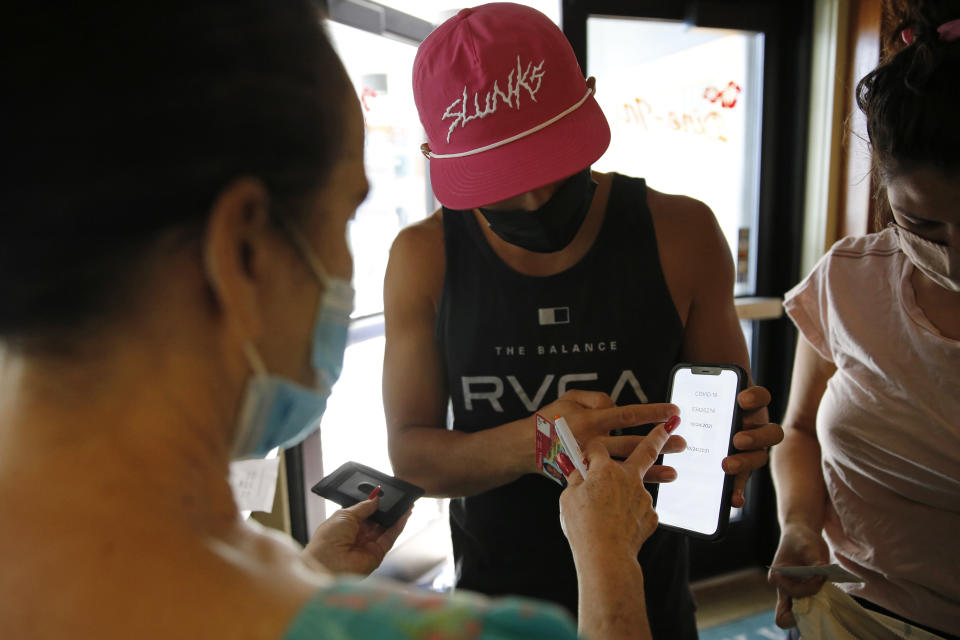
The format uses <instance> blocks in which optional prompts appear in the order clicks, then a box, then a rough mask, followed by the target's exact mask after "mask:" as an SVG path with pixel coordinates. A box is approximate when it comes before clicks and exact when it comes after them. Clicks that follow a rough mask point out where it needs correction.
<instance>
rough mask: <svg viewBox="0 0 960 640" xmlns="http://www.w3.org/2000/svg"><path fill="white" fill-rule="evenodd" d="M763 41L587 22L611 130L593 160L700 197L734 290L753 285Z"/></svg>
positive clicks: (678, 28) (633, 23)
mask: <svg viewBox="0 0 960 640" xmlns="http://www.w3.org/2000/svg"><path fill="white" fill-rule="evenodd" d="M763 39H764V36H763V34H758V33H753V32H749V31H738V30H727V29H704V28H697V27H691V26H689V25H686V24H684V23H682V22H670V21H666V20H646V19H637V18H609V17H596V16H591V17H590V18H589V19H588V20H587V62H588V65H589V66H588V75H592V76H595V77H596V78H597V102H599V104H600V106H601V108H602V109H603V112H604V114H605V115H606V116H607V121H608V122H609V123H610V129H611V133H612V138H611V143H610V148H609V149H608V150H607V152H606V154H604V156H603V157H602V158H601V159H600V160H599V161H598V162H597V163H596V165H595V168H596V169H597V170H599V171H618V172H621V173H628V174H630V175H635V176H644V177H645V178H646V179H647V182H648V183H649V184H650V186H651V187H652V188H654V189H657V190H658V191H665V192H667V193H678V194H684V195H689V196H691V197H693V198H696V199H698V200H701V201H703V202H704V203H706V204H707V205H708V206H709V207H710V208H711V209H712V210H713V212H714V214H715V215H716V216H717V220H718V221H719V223H720V227H721V228H722V229H723V234H724V236H726V239H727V242H728V244H729V245H730V251H731V253H732V254H733V256H734V258H735V259H736V261H737V280H736V286H735V293H736V294H737V295H753V292H754V288H755V275H754V274H755V266H754V265H755V264H756V259H755V256H756V251H755V250H754V246H755V244H756V234H755V233H754V232H753V229H754V228H755V226H756V221H757V215H758V211H759V196H760V171H759V165H760V125H761V120H762V118H761V109H762V93H763V84H762V78H763ZM638 150H642V151H641V152H639V153H638Z"/></svg>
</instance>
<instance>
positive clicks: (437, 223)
mask: <svg viewBox="0 0 960 640" xmlns="http://www.w3.org/2000/svg"><path fill="white" fill-rule="evenodd" d="M445 268H446V255H445V252H444V245H443V211H442V210H440V211H437V212H435V213H434V214H433V215H431V216H429V217H428V218H426V219H425V220H422V221H420V222H417V223H415V224H412V225H410V226H409V227H406V228H404V229H403V230H402V231H400V233H399V234H397V237H396V239H395V240H394V241H393V246H392V247H391V249H390V260H389V262H388V264H387V275H386V279H385V282H384V295H385V296H386V298H387V300H385V301H386V302H387V303H388V304H389V298H390V296H391V295H393V294H395V293H400V292H402V293H404V294H421V295H427V296H428V297H430V298H431V299H433V300H434V302H436V300H437V299H439V296H440V291H441V289H442V288H443V274H444V270H445Z"/></svg>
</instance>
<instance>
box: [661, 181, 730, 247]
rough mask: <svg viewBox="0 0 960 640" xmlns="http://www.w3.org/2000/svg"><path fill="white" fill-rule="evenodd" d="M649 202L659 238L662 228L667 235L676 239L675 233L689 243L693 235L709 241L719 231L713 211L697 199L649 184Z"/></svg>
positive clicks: (665, 235)
mask: <svg viewBox="0 0 960 640" xmlns="http://www.w3.org/2000/svg"><path fill="white" fill-rule="evenodd" d="M647 205H648V206H649V207H650V215H651V216H652V217H653V224H654V227H655V228H656V230H657V237H658V238H659V237H660V235H661V230H662V231H663V233H664V237H665V238H670V239H675V238H674V236H680V237H683V238H685V239H686V240H687V241H688V242H689V241H690V239H691V236H692V237H694V238H702V239H704V240H707V239H713V238H715V237H716V234H718V233H720V227H719V225H718V224H717V219H716V216H714V215H713V211H711V210H710V207H708V206H707V205H706V204H704V203H703V202H701V201H699V200H697V199H696V198H691V197H689V196H684V195H675V194H671V193H663V192H661V191H656V190H655V189H651V188H649V187H648V188H647Z"/></svg>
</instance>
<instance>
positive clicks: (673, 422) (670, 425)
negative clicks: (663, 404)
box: [663, 416, 680, 433]
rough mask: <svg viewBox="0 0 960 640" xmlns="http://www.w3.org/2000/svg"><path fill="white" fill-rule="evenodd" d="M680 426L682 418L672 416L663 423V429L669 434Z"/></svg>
mask: <svg viewBox="0 0 960 640" xmlns="http://www.w3.org/2000/svg"><path fill="white" fill-rule="evenodd" d="M679 426H680V416H672V417H671V418H670V419H669V420H667V421H666V422H665V423H663V428H664V429H666V430H667V433H673V432H674V431H676V430H677V427H679Z"/></svg>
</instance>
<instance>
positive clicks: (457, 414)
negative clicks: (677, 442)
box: [436, 174, 696, 638]
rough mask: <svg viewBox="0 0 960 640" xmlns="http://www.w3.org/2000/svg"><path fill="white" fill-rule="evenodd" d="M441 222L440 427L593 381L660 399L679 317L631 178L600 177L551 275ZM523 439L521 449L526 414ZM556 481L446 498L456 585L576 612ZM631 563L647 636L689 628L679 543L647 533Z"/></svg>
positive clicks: (592, 386) (474, 233)
mask: <svg viewBox="0 0 960 640" xmlns="http://www.w3.org/2000/svg"><path fill="white" fill-rule="evenodd" d="M443 226H444V244H445V249H446V265H447V266H446V274H445V279H444V285H443V293H442V295H441V299H440V306H439V311H438V314H437V325H436V337H437V341H438V346H439V349H440V353H442V354H443V357H444V361H445V365H446V373H447V384H448V389H449V393H450V399H451V403H452V411H453V425H452V427H453V429H456V430H459V431H465V432H474V431H479V430H482V429H487V428H490V427H494V426H497V425H501V424H504V423H506V422H511V421H513V420H517V419H520V418H524V417H527V416H530V415H531V414H532V413H534V412H535V411H536V410H537V409H538V408H540V407H542V406H544V405H546V404H548V403H550V402H552V401H553V400H555V399H556V398H557V397H558V396H559V395H562V394H563V392H564V391H565V390H567V389H586V390H593V391H604V392H606V393H608V394H610V395H611V396H612V398H613V400H614V401H615V402H616V403H617V404H621V405H622V404H631V403H638V402H664V401H665V400H666V392H667V386H668V377H669V372H670V369H671V367H672V366H673V365H674V364H675V363H676V362H677V361H678V358H679V355H680V349H681V344H682V340H683V325H682V323H681V321H680V318H679V316H678V315H677V311H676V309H675V307H674V305H673V300H672V298H671V297H670V292H669V290H668V289H667V284H666V281H665V280H664V276H663V270H662V268H661V266H660V258H659V255H658V252H657V242H656V236H655V234H654V228H653V221H652V219H651V216H650V211H649V209H648V207H647V199H646V185H645V183H644V181H643V180H641V179H635V178H627V177H624V176H620V175H616V174H614V175H613V184H612V187H611V191H610V196H609V201H608V204H607V209H606V213H605V216H604V220H603V224H602V226H601V229H600V232H599V235H598V237H597V239H596V241H595V242H594V245H593V246H592V247H591V249H590V250H589V251H588V252H587V254H586V255H585V256H584V257H583V259H582V260H580V261H579V262H578V263H577V264H576V265H574V266H573V267H571V268H569V269H567V270H566V271H563V272H561V273H559V274H556V275H552V276H546V277H535V276H526V275H523V274H520V273H518V272H516V271H514V270H513V269H511V268H510V267H509V266H507V265H506V264H505V263H504V262H503V261H502V260H501V259H500V258H499V257H498V256H497V255H496V254H495V253H494V251H493V249H492V248H491V247H490V245H489V244H488V243H487V241H486V239H485V238H484V236H483V234H482V232H481V230H480V228H479V227H478V225H477V221H476V218H475V217H474V216H473V215H472V214H471V213H467V212H463V211H452V210H446V209H445V210H444V215H443ZM530 439H531V446H532V442H533V439H534V431H533V427H532V423H531V431H530ZM489 455H497V452H496V451H491V452H489ZM651 488H652V487H651ZM654 490H655V489H654ZM560 491H561V489H560V486H559V485H557V484H556V483H554V482H553V481H552V480H549V479H547V478H546V477H540V476H537V475H533V474H531V475H527V476H524V477H522V478H520V479H518V480H516V481H514V482H511V483H509V484H507V485H504V486H501V487H498V488H496V489H493V490H491V491H487V492H485V493H482V494H480V495H477V496H472V497H468V498H458V499H454V500H452V501H451V503H450V525H451V530H452V536H453V548H454V556H455V559H456V562H457V574H458V581H457V586H458V587H459V588H464V589H470V590H474V591H480V592H483V593H488V594H491V595H501V594H520V595H526V596H533V597H537V598H542V599H545V600H551V601H554V602H557V603H559V604H562V605H564V606H566V607H567V608H568V609H569V610H570V611H572V612H573V613H574V614H576V607H577V582H576V573H575V571H574V566H573V558H572V556H571V553H570V548H569V546H568V544H567V541H566V538H565V537H564V535H563V532H562V531H561V529H560V520H559V506H558V505H559V503H558V499H559V496H560ZM640 561H641V564H642V565H643V568H644V582H645V588H646V593H647V604H648V608H647V611H648V614H649V615H650V617H651V624H652V626H653V631H654V636H655V637H669V638H685V637H696V635H695V633H696V632H695V630H694V631H692V633H693V635H690V632H688V631H687V629H688V628H689V629H690V630H693V629H694V627H693V604H692V600H691V597H690V594H689V588H688V586H687V550H686V541H685V539H684V538H682V536H678V535H676V534H673V533H669V532H664V531H658V532H657V533H656V534H654V536H652V537H651V538H650V540H648V541H647V543H646V544H645V545H644V546H643V548H642V549H641V552H640Z"/></svg>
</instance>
